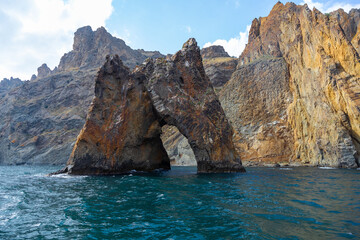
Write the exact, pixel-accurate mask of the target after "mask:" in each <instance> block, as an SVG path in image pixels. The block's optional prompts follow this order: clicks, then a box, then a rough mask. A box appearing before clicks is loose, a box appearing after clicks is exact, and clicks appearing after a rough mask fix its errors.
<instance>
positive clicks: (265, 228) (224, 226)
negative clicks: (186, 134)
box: [0, 166, 360, 239]
mask: <svg viewBox="0 0 360 240" xmlns="http://www.w3.org/2000/svg"><path fill="white" fill-rule="evenodd" d="M57 169H59V167H54V166H51V167H50V166H48V167H44V166H42V167H40V166H0V239H128V238H131V239H241V238H244V239H360V188H359V187H360V171H358V170H344V169H342V170H339V169H333V170H332V169H318V168H294V169H291V168H288V169H278V168H277V169H270V168H247V173H245V174H208V175H197V174H196V168H194V167H174V168H173V170H172V171H169V172H165V173H157V174H150V175H149V174H143V175H141V174H140V175H136V174H133V175H128V176H116V177H70V176H66V175H60V176H55V177H46V176H45V174H47V173H49V172H52V171H54V170H57Z"/></svg>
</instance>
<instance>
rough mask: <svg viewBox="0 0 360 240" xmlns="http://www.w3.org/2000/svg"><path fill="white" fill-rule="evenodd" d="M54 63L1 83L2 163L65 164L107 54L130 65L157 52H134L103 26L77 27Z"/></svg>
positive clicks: (132, 65)
mask: <svg viewBox="0 0 360 240" xmlns="http://www.w3.org/2000/svg"><path fill="white" fill-rule="evenodd" d="M73 47H74V49H73V50H72V51H71V52H69V53H67V54H65V55H64V56H63V57H62V58H61V61H60V64H59V66H58V67H56V68H55V69H54V70H50V69H49V68H48V66H47V65H46V64H43V65H42V66H40V67H39V68H38V73H37V76H35V75H34V76H33V77H32V79H31V80H30V81H26V82H22V81H20V80H16V79H12V80H11V79H10V80H9V81H8V80H4V81H2V82H1V83H0V94H1V96H0V112H1V114H0V133H1V134H0V145H1V146H0V164H25V163H26V164H34V163H35V164H65V163H66V161H67V160H68V157H69V155H70V153H71V151H72V148H73V146H74V143H75V141H76V137H77V135H78V134H79V132H80V130H81V128H82V127H83V125H84V123H85V119H86V114H87V112H88V108H89V107H90V104H91V101H92V99H93V97H94V84H95V81H94V79H95V77H96V73H97V71H98V69H99V67H101V65H102V64H103V62H104V61H105V57H106V54H108V53H109V52H111V53H113V54H118V55H119V56H120V58H122V59H123V60H124V62H125V63H126V64H129V67H134V66H135V64H136V63H139V62H140V63H141V62H142V61H143V60H144V59H146V58H147V57H152V56H154V57H158V56H162V55H161V54H160V53H159V52H147V51H144V50H132V49H131V48H130V47H128V46H126V45H125V43H124V42H123V41H122V40H121V39H117V38H115V37H112V36H111V35H110V34H109V33H107V32H106V30H105V29H104V28H100V29H98V30H96V31H92V30H91V28H90V27H84V28H80V29H79V30H78V31H77V32H76V33H75V37H74V46H73Z"/></svg>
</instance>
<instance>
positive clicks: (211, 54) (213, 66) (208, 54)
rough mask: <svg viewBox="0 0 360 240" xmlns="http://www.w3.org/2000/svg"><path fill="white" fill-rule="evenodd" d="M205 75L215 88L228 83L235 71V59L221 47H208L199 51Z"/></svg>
mask: <svg viewBox="0 0 360 240" xmlns="http://www.w3.org/2000/svg"><path fill="white" fill-rule="evenodd" d="M201 56H202V58H203V64H204V68H205V73H206V75H207V76H208V77H209V79H210V81H211V83H212V85H213V86H214V87H215V88H221V87H222V86H223V85H224V84H225V83H226V82H227V81H229V79H230V77H231V75H232V73H233V72H234V71H235V69H236V65H237V59H236V58H232V57H230V56H229V54H227V52H225V50H224V48H223V47H222V46H210V47H207V48H203V49H202V50H201Z"/></svg>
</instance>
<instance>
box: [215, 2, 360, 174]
mask: <svg viewBox="0 0 360 240" xmlns="http://www.w3.org/2000/svg"><path fill="white" fill-rule="evenodd" d="M358 36H359V10H352V11H351V12H350V13H349V14H347V13H345V12H344V11H342V10H338V11H335V12H332V13H330V14H326V15H325V14H322V13H321V12H319V11H318V10H316V9H313V10H310V9H309V8H308V7H307V5H304V6H299V5H295V4H293V3H287V4H285V5H284V4H282V3H280V2H279V3H277V4H276V5H275V6H274V8H273V9H272V11H271V12H270V14H269V16H267V17H264V18H259V19H255V20H254V21H253V22H252V26H251V30H250V33H249V42H248V44H247V46H246V48H245V50H244V52H243V53H242V55H241V56H240V58H239V65H238V67H237V70H236V72H235V73H234V74H233V75H232V78H231V80H230V81H229V82H228V83H227V84H226V85H225V86H224V87H223V90H222V91H221V92H220V100H221V102H222V104H223V105H224V106H225V107H224V109H225V112H226V114H227V116H228V117H229V119H230V121H231V122H232V123H233V124H234V126H235V130H236V132H237V134H236V139H238V145H237V146H238V149H239V150H240V152H241V156H242V158H243V160H244V161H252V162H253V163H259V162H261V161H265V162H283V163H301V164H308V165H315V166H317V165H320V166H334V167H356V166H357V165H358V163H359V160H358V156H359V150H360V147H359V146H360V144H359V143H360V137H359V136H360V135H359V134H360V129H359V126H360V125H359V121H360V102H359V94H360V92H359V91H360V85H359V84H360V59H359V54H358V48H359V44H358V43H359V41H358ZM262 84H263V86H262ZM230 102H234V103H235V104H234V105H233V106H232V105H231V104H230ZM248 106H249V107H248Z"/></svg>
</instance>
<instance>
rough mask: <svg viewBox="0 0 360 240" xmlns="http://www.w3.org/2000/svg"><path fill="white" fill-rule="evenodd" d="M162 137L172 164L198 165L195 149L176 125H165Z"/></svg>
mask: <svg viewBox="0 0 360 240" xmlns="http://www.w3.org/2000/svg"><path fill="white" fill-rule="evenodd" d="M160 137H161V141H162V143H163V146H164V148H165V150H166V152H167V154H168V156H169V158H170V165H171V166H197V162H196V158H195V154H194V151H193V150H192V148H191V146H190V144H189V142H188V140H187V138H186V137H185V136H184V135H182V134H181V133H180V131H179V129H178V128H177V127H176V126H170V125H164V126H163V127H162V134H161V136H160Z"/></svg>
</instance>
